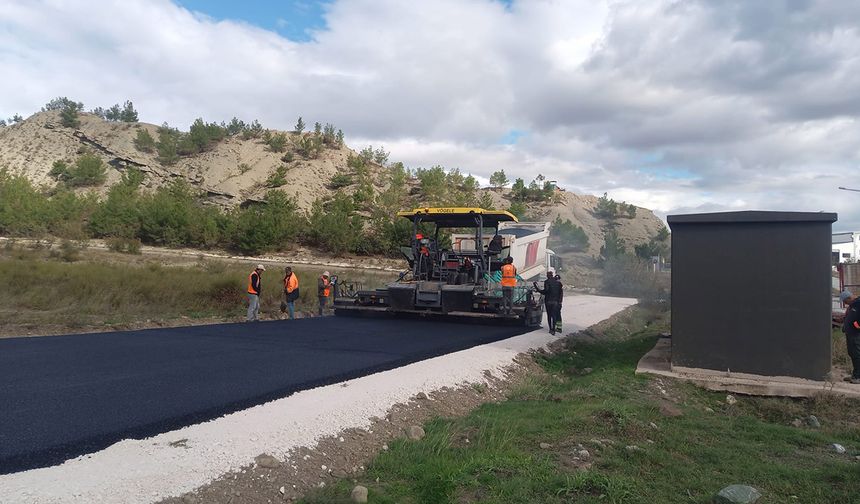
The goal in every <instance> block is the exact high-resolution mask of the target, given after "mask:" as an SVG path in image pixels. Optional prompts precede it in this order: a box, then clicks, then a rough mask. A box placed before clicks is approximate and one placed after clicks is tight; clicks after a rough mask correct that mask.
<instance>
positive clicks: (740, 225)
mask: <svg viewBox="0 0 860 504" xmlns="http://www.w3.org/2000/svg"><path fill="white" fill-rule="evenodd" d="M835 220H836V214H823V213H817V214H810V213H794V212H729V213H720V214H697V215H678V216H669V218H668V221H669V225H670V227H671V229H672V269H673V271H672V365H673V366H684V367H694V368H705V369H713V370H719V371H729V370H730V371H734V372H744V373H753V374H760V375H768V376H796V377H802V378H810V379H816V380H820V379H822V378H824V377H825V376H826V375H827V374H828V373H829V372H830V364H831V363H830V359H831V356H830V353H831V352H830V346H831V344H830V316H831V313H830V312H831V310H830V289H831V285H830V283H831V267H830V245H831V244H830V241H831V225H832V223H833V222H834V221H835Z"/></svg>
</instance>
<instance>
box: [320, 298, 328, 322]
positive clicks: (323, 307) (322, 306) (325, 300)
mask: <svg viewBox="0 0 860 504" xmlns="http://www.w3.org/2000/svg"><path fill="white" fill-rule="evenodd" d="M327 301H328V298H327V297H322V296H320V317H322V316H323V310H325V305H326V302H327Z"/></svg>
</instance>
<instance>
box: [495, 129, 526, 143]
mask: <svg viewBox="0 0 860 504" xmlns="http://www.w3.org/2000/svg"><path fill="white" fill-rule="evenodd" d="M526 135H528V132H526V131H520V130H517V129H512V130H510V131H508V132H507V133H506V134H505V136H503V137H502V138H501V139H500V140H499V143H500V144H504V145H515V144H516V143H517V142H518V141H519V139H520V138H522V137H524V136H526Z"/></svg>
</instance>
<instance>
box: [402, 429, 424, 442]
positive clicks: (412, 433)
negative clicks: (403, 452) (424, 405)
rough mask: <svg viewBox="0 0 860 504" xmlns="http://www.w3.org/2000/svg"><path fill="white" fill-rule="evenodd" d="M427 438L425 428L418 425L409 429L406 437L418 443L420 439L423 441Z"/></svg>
mask: <svg viewBox="0 0 860 504" xmlns="http://www.w3.org/2000/svg"><path fill="white" fill-rule="evenodd" d="M424 436H425V433H424V428H423V427H420V426H418V425H412V426H410V427H409V428H408V429H406V437H408V438H409V439H411V440H413V441H418V440H419V439H423V438H424Z"/></svg>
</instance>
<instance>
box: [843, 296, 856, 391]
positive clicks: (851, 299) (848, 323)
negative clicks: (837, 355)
mask: <svg viewBox="0 0 860 504" xmlns="http://www.w3.org/2000/svg"><path fill="white" fill-rule="evenodd" d="M839 300H840V301H842V303H843V304H846V305H848V307H847V308H846V309H845V320H844V321H843V322H842V332H844V333H845V342H846V343H847V345H848V356H849V357H851V364H852V366H853V368H854V369H853V372H852V373H851V378H849V379H848V381H849V382H851V383H854V384H856V385H860V297H856V296H854V295H853V294H851V293H850V292H848V291H845V292H843V293H842V294H840V295H839Z"/></svg>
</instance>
